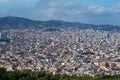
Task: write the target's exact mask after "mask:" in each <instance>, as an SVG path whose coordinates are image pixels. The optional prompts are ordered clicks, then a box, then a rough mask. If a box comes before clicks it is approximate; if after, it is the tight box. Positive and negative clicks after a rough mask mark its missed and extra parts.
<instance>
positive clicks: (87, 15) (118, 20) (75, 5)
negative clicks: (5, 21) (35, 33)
mask: <svg viewBox="0 0 120 80" xmlns="http://www.w3.org/2000/svg"><path fill="white" fill-rule="evenodd" d="M0 16H1V17H3V16H18V17H26V18H30V19H34V20H64V21H73V22H74V21H77V22H81V23H92V24H114V25H120V0H0Z"/></svg>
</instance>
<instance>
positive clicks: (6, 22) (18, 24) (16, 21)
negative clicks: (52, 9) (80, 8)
mask: <svg viewBox="0 0 120 80" xmlns="http://www.w3.org/2000/svg"><path fill="white" fill-rule="evenodd" d="M44 27H45V28H52V27H54V28H55V27H56V28H67V27H77V28H80V29H88V28H92V29H98V30H108V31H111V30H117V31H118V30H119V31H120V26H115V25H93V24H84V23H79V22H66V21H60V20H49V21H36V20H30V19H26V18H21V17H12V16H7V17H2V18H0V30H3V29H26V28H44Z"/></svg>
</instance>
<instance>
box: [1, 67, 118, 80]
mask: <svg viewBox="0 0 120 80" xmlns="http://www.w3.org/2000/svg"><path fill="white" fill-rule="evenodd" d="M0 80H120V74H119V75H113V76H101V75H97V76H95V77H88V76H84V77H82V76H79V77H78V76H68V75H65V74H63V75H57V74H56V75H52V74H49V73H45V72H44V71H36V72H32V71H30V70H22V71H18V70H16V71H6V69H5V68H0Z"/></svg>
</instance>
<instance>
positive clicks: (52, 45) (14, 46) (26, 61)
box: [0, 27, 120, 77]
mask: <svg viewBox="0 0 120 80" xmlns="http://www.w3.org/2000/svg"><path fill="white" fill-rule="evenodd" d="M0 67H1V68H6V69H7V71H14V70H23V69H30V70H32V71H37V70H44V71H46V72H49V73H52V74H53V75H54V74H67V75H69V76H74V75H77V76H82V75H87V76H92V77H94V76H96V75H98V74H104V75H115V74H120V32H112V31H103V30H94V29H79V28H72V27H69V28H61V29H60V30H59V31H45V29H44V28H43V29H34V28H33V29H19V30H17V29H14V30H13V29H10V30H2V31H1V32H0Z"/></svg>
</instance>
